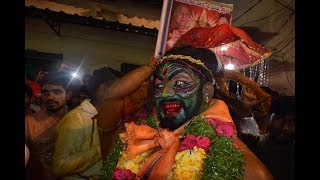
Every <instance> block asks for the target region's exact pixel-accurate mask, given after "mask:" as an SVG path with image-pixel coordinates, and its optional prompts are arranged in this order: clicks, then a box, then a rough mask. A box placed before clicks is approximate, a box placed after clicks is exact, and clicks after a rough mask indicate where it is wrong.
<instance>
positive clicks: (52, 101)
mask: <svg viewBox="0 0 320 180" xmlns="http://www.w3.org/2000/svg"><path fill="white" fill-rule="evenodd" d="M50 103H55V104H58V102H57V101H54V100H48V101H47V102H46V104H50Z"/></svg>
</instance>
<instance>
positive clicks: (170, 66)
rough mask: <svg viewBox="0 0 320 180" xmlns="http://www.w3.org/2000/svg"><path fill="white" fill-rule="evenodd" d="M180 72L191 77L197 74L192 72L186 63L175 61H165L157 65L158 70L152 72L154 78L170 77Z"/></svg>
mask: <svg viewBox="0 0 320 180" xmlns="http://www.w3.org/2000/svg"><path fill="white" fill-rule="evenodd" d="M181 72H185V73H187V74H189V75H190V76H191V77H192V78H194V77H195V76H199V75H198V74H196V73H195V72H193V71H192V70H191V68H190V67H189V66H188V65H185V64H181V63H177V62H165V63H163V64H161V65H160V66H159V68H158V70H157V71H156V72H155V74H154V76H155V77H154V78H159V79H164V78H168V79H171V78H172V77H174V76H175V75H177V74H179V73H181Z"/></svg>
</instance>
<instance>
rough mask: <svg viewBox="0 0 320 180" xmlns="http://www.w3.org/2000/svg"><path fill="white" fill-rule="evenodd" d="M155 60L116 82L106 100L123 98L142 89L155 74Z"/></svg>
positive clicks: (110, 88)
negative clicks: (145, 82) (142, 85)
mask: <svg viewBox="0 0 320 180" xmlns="http://www.w3.org/2000/svg"><path fill="white" fill-rule="evenodd" d="M155 61H156V60H155V59H152V61H151V62H150V63H149V64H146V65H143V66H140V67H138V68H136V69H134V70H132V71H130V72H128V73H127V74H126V75H124V76H123V77H122V78H120V79H118V80H116V81H115V82H114V83H113V84H112V85H111V86H110V87H109V88H108V93H107V96H105V97H106V98H123V97H125V96H128V95H130V94H132V93H133V92H134V91H135V90H136V89H138V88H139V87H140V85H141V84H142V83H143V82H144V81H146V80H148V78H149V77H150V76H151V74H152V73H153V70H154V68H155V66H154V64H155Z"/></svg>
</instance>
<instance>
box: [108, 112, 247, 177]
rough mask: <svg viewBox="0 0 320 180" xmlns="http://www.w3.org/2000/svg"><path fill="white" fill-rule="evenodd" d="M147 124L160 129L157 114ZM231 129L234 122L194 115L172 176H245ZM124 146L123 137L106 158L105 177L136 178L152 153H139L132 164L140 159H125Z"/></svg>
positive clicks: (185, 134) (241, 159)
mask: <svg viewBox="0 0 320 180" xmlns="http://www.w3.org/2000/svg"><path fill="white" fill-rule="evenodd" d="M146 124H147V125H149V126H151V127H153V128H157V123H156V120H155V118H154V115H150V116H149V117H148V118H147V119H146ZM229 126H230V127H229ZM230 128H232V125H230V124H229V123H227V122H221V121H218V120H205V119H204V117H202V116H196V117H194V118H193V119H192V120H191V121H190V123H189V125H188V126H186V128H185V129H186V131H185V133H184V138H183V139H181V140H182V143H181V144H182V145H183V146H184V147H181V148H180V151H179V152H178V153H177V155H176V157H175V164H174V165H173V168H172V171H171V172H170V174H169V176H168V179H243V172H244V157H243V153H242V152H241V151H240V150H239V149H237V146H236V144H235V143H236V142H234V139H233V138H232V136H230V133H232V132H230ZM232 130H233V129H232ZM208 141H210V142H208ZM208 143H209V144H208ZM209 145H210V146H209ZM207 147H209V148H207ZM119 148H120V149H119ZM121 148H122V146H121V143H120V140H119V141H118V142H117V144H116V147H115V148H114V150H113V151H112V153H111V154H109V156H108V157H107V160H106V161H105V164H104V168H103V177H102V179H111V178H114V179H119V178H118V177H115V175H117V176H119V175H120V176H121V174H124V175H125V176H126V177H128V178H129V177H133V176H134V175H136V172H137V168H139V167H140V166H141V163H143V162H144V160H141V158H142V157H143V158H145V159H146V158H147V156H149V155H150V152H145V153H142V154H140V155H138V156H137V157H136V158H138V159H140V160H141V161H140V160H139V163H137V164H136V166H132V167H131V165H128V163H129V164H131V163H132V162H131V161H136V160H137V159H136V158H134V159H133V160H130V162H129V161H127V160H126V161H123V160H124V159H125V153H122V154H121ZM140 156H141V157H140ZM119 158H120V159H119ZM121 159H122V160H121ZM135 159H136V160H135ZM118 160H119V162H118ZM122 161H123V162H124V163H123V162H122ZM117 162H118V164H117ZM136 162H137V161H136ZM125 163H127V165H126V164H125ZM116 167H117V169H116ZM123 167H125V168H123ZM113 173H114V174H113ZM113 175H114V176H113ZM134 177H135V176H134ZM122 178H125V177H122ZM122 178H121V179H122Z"/></svg>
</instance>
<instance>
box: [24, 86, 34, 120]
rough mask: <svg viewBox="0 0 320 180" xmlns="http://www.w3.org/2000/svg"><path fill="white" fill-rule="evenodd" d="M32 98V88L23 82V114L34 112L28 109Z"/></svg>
mask: <svg viewBox="0 0 320 180" xmlns="http://www.w3.org/2000/svg"><path fill="white" fill-rule="evenodd" d="M31 99H32V89H31V87H30V86H28V85H27V84H25V93H24V113H25V115H29V114H32V113H34V111H33V110H32V109H30V103H31Z"/></svg>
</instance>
